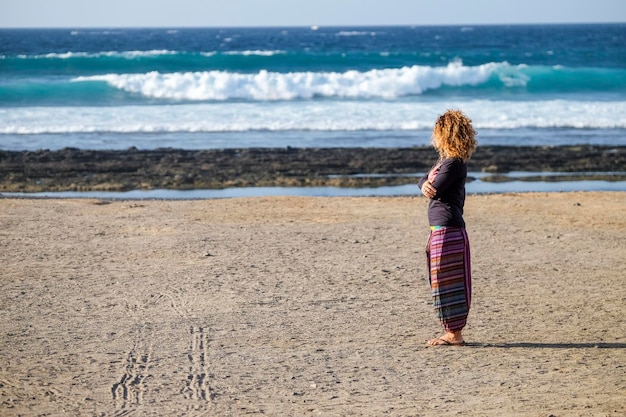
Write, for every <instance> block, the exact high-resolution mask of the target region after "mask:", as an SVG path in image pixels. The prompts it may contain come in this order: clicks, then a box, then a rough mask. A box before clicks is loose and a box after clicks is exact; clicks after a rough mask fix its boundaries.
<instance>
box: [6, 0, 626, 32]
mask: <svg viewBox="0 0 626 417" xmlns="http://www.w3.org/2000/svg"><path fill="white" fill-rule="evenodd" d="M624 22H626V1H624V0H308V1H298V0H0V28H20V27H64V28H76V27H228V26H231V27H232V26H312V25H318V26H364V25H470V24H473V25H480V24H524V23H624Z"/></svg>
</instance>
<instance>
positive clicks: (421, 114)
mask: <svg viewBox="0 0 626 417" xmlns="http://www.w3.org/2000/svg"><path fill="white" fill-rule="evenodd" d="M447 108H461V109H463V110H464V111H465V112H466V113H467V114H468V115H469V116H470V117H471V118H472V119H473V121H474V126H475V127H476V128H477V129H478V131H479V132H480V130H481V129H523V128H568V129H626V119H624V118H616V117H615V115H616V114H626V101H619V102H615V101H613V102H602V101H582V100H581V101H566V100H548V101H521V102H519V101H518V102H516V101H489V100H470V101H464V102H448V101H440V102H432V101H430V102H408V101H403V102H390V101H384V100H381V101H366V102H359V101H297V102H261V103H247V102H239V103H238V102H227V103H200V104H183V105H161V106H122V107H81V108H80V111H77V109H76V108H75V107H30V108H24V107H15V108H3V109H0V134H64V133H100V132H102V133H171V132H189V133H193V132H249V131H268V132H285V131H319V132H338V131H355V132H356V131H381V132H382V131H413V130H420V129H431V128H432V125H433V121H434V120H436V117H437V116H438V115H439V114H440V113H441V112H443V111H445V110H446V109H447ZM0 140H1V139H0Z"/></svg>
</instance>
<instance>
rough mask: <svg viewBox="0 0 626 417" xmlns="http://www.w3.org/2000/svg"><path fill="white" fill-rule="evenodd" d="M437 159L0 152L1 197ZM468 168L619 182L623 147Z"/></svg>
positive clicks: (401, 173) (399, 151)
mask: <svg viewBox="0 0 626 417" xmlns="http://www.w3.org/2000/svg"><path fill="white" fill-rule="evenodd" d="M436 157H437V155H436V153H435V151H434V150H433V149H432V148H431V147H412V148H291V147H288V148H246V149H218V150H182V149H172V148H166V149H155V150H138V149H136V148H129V149H128V150H124V151H95V150H81V149H75V148H66V149H62V150H58V151H49V150H40V151H0V178H2V180H1V181H0V193H1V192H24V193H35V192H54V191H100V192H106V191H115V192H121V191H130V190H155V189H168V190H199V189H206V190H219V189H227V188H242V187H341V188H367V187H383V186H401V185H406V184H414V183H415V181H416V178H415V176H416V175H417V174H420V173H424V172H426V171H427V170H428V169H429V168H430V166H432V164H433V163H434V162H435V160H436ZM468 166H469V170H470V171H473V172H480V173H484V174H486V175H485V178H481V181H492V182H494V183H495V182H499V181H507V173H511V172H526V173H537V178H536V179H535V180H539V181H541V180H545V181H554V180H563V179H570V180H571V176H569V177H568V176H566V177H563V178H561V177H559V176H553V178H551V179H547V180H546V179H545V177H542V176H541V173H570V174H571V173H577V176H576V179H577V180H579V181H584V180H608V181H624V180H626V146H593V145H575V146H554V147H551V146H538V147H533V146H530V147H521V146H519V147H514V146H483V147H481V146H479V147H478V148H477V151H476V153H475V154H474V155H473V157H472V159H471V160H470V161H469V163H468ZM602 173H605V174H606V175H604V177H603V176H602V175H599V174H602ZM487 174H488V175H487ZM472 179H473V178H468V180H469V181H471V180H472ZM530 180H532V178H528V177H527V178H525V179H524V181H530Z"/></svg>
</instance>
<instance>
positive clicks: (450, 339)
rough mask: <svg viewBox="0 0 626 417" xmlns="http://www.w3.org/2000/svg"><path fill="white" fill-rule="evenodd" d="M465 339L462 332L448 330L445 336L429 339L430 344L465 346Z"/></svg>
mask: <svg viewBox="0 0 626 417" xmlns="http://www.w3.org/2000/svg"><path fill="white" fill-rule="evenodd" d="M464 344H465V340H463V336H462V335H461V332H460V331H458V332H446V333H445V334H444V335H443V336H441V337H438V338H436V339H430V340H429V341H428V345H429V346H463V345H464Z"/></svg>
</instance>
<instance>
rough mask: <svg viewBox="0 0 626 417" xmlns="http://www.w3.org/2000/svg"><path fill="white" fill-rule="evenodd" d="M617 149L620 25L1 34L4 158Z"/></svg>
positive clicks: (623, 132) (622, 83)
mask: <svg viewBox="0 0 626 417" xmlns="http://www.w3.org/2000/svg"><path fill="white" fill-rule="evenodd" d="M449 108H460V109H462V110H463V111H464V112H465V113H466V114H467V115H468V116H469V117H470V118H471V119H472V120H473V122H474V127H475V128H476V130H477V131H478V138H477V139H478V141H479V146H480V145H529V146H543V145H573V144H592V145H626V24H625V23H622V24H589V25H512V26H504V25H502V26H415V27H411V26H393V27H383V26H380V27H282V28H179V29H176V28H149V29H147V28H146V29H119V28H116V29H103V28H97V29H83V28H81V29H71V28H68V29H24V30H20V29H4V30H0V150H38V149H50V150H56V149H61V148H65V147H73V148H81V149H95V150H97V149H127V148H130V147H136V148H139V149H156V148H167V147H171V148H182V149H210V148H214V149H215V148H242V147H244V148H245V147H269V148H272V147H287V146H291V147H410V146H424V145H428V144H429V143H430V139H431V129H432V126H433V123H434V121H435V119H436V118H437V116H438V115H439V114H441V113H442V112H444V111H445V110H446V109H449Z"/></svg>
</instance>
